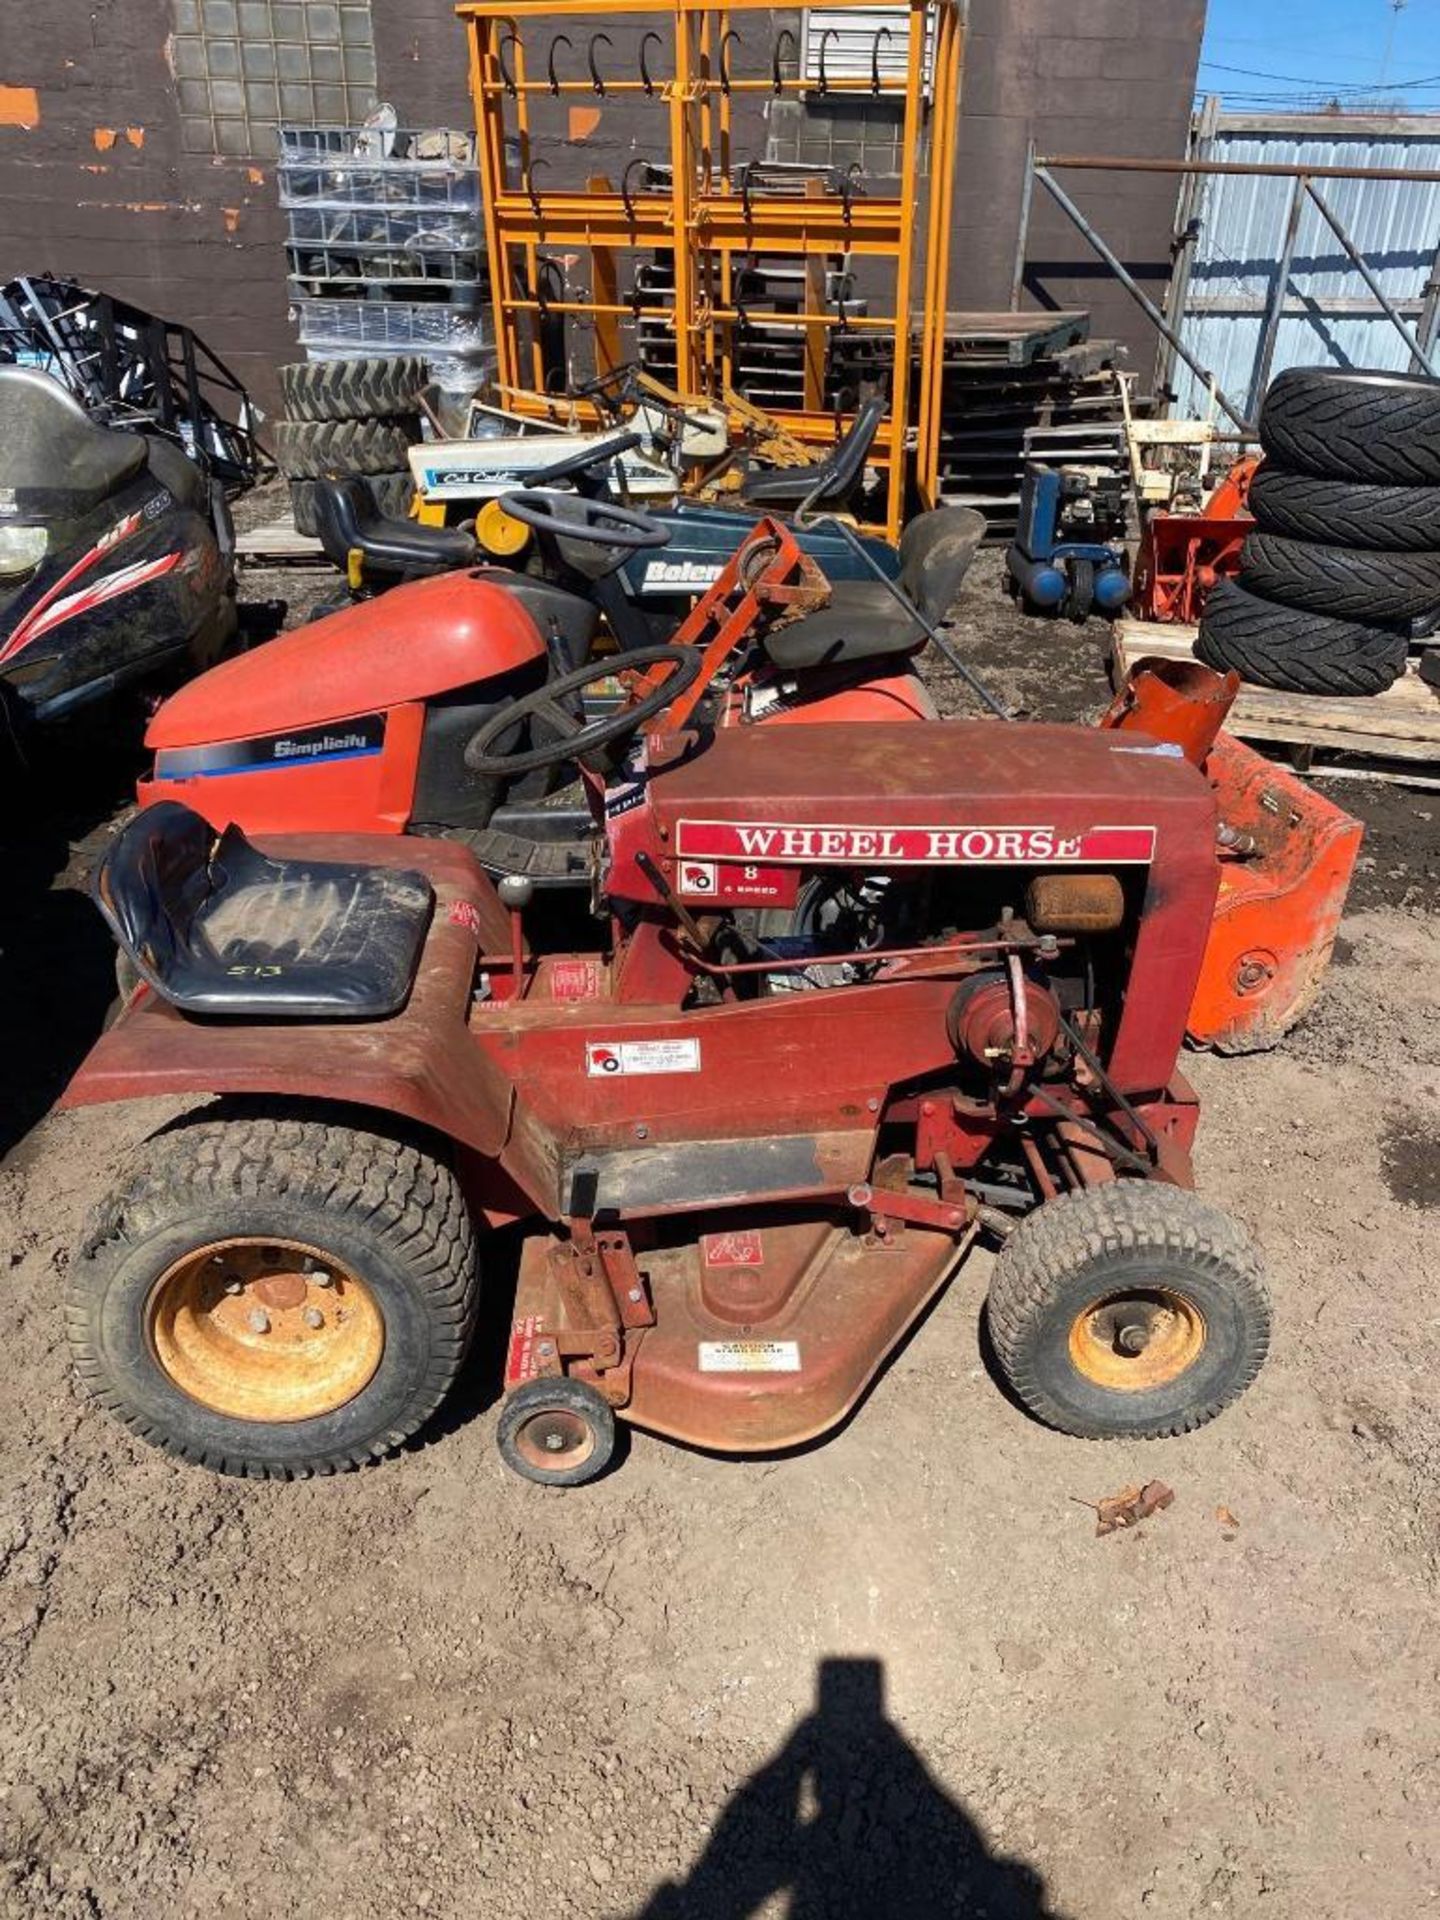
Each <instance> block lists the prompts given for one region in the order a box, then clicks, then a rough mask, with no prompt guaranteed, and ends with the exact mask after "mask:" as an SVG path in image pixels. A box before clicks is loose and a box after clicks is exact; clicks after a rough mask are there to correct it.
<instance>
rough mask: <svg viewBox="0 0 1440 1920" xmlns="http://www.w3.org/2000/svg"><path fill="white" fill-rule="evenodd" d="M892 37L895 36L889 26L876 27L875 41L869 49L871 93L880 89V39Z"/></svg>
mask: <svg viewBox="0 0 1440 1920" xmlns="http://www.w3.org/2000/svg"><path fill="white" fill-rule="evenodd" d="M894 38H895V36H894V34H893V33H892V32H891V31H890V29H889V27H879V28H877V29H876V33H875V41H874V44H873V45H872V47H871V49H870V91H871V93H879V91H880V42H881V41H882V40H893V39H894Z"/></svg>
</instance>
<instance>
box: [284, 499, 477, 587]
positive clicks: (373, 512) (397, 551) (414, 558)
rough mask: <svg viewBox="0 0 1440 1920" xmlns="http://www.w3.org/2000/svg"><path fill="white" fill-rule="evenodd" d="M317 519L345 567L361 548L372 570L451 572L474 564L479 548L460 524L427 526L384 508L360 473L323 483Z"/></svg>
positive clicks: (328, 553)
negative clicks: (456, 568)
mask: <svg viewBox="0 0 1440 1920" xmlns="http://www.w3.org/2000/svg"><path fill="white" fill-rule="evenodd" d="M315 524H316V526H317V528H318V529H319V534H320V544H321V546H322V547H323V548H324V549H325V557H326V559H327V560H329V561H330V562H331V564H332V565H333V566H337V567H338V568H339V569H340V571H341V572H342V573H345V572H346V571H348V568H349V565H350V555H351V553H352V552H355V551H358V552H360V553H362V554H363V555H364V556H365V565H366V571H367V572H369V573H393V574H397V575H400V576H402V577H405V576H408V577H415V576H418V575H421V574H430V573H449V572H450V571H451V570H452V568H455V567H468V566H470V565H472V564H473V562H474V560H475V558H476V556H477V555H478V553H479V548H478V547H477V546H476V544H475V541H474V538H473V537H472V536H471V535H470V534H468V533H465V532H463V531H462V530H461V529H460V528H459V527H427V526H423V525H422V524H421V522H420V521H418V520H404V519H400V518H398V517H397V516H395V515H393V514H388V513H381V511H380V509H379V507H378V506H377V505H376V503H375V495H374V493H373V491H372V490H371V487H370V483H369V481H368V480H363V479H361V478H360V477H359V475H357V474H351V475H349V476H347V477H346V478H345V479H343V480H321V481H320V482H319V483H318V484H317V486H316V489H315Z"/></svg>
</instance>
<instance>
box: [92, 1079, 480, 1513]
mask: <svg viewBox="0 0 1440 1920" xmlns="http://www.w3.org/2000/svg"><path fill="white" fill-rule="evenodd" d="M255 1234H273V1235H274V1236H275V1237H276V1238H277V1239H280V1240H290V1241H299V1242H300V1243H301V1244H304V1245H308V1246H313V1247H315V1248H317V1249H319V1250H320V1251H322V1252H330V1253H332V1254H333V1256H334V1257H335V1258H336V1259H337V1260H340V1261H343V1262H344V1263H345V1264H347V1265H348V1266H349V1267H351V1269H352V1270H354V1271H357V1272H359V1273H361V1274H363V1277H364V1280H365V1283H366V1285H367V1287H368V1288H369V1289H370V1292H371V1295H372V1297H373V1298H374V1300H375V1302H376V1304H377V1305H378V1306H379V1308H380V1311H381V1315H382V1317H383V1320H384V1332H385V1340H384V1351H383V1354H382V1356H381V1359H380V1362H379V1365H378V1366H377V1368H376V1371H375V1373H374V1375H373V1376H372V1377H371V1379H370V1380H369V1381H368V1382H367V1384H366V1385H365V1386H364V1387H363V1388H361V1390H360V1391H359V1392H358V1393H357V1394H356V1395H355V1396H354V1397H353V1398H352V1399H351V1400H349V1401H348V1402H346V1403H345V1404H344V1405H343V1406H340V1407H338V1408H336V1409H334V1410H333V1411H332V1412H329V1413H326V1414H323V1415H320V1416H317V1417H313V1418H308V1419H300V1420H290V1421H257V1420H245V1419H241V1418H237V1417H236V1416H234V1415H229V1414H222V1413H219V1412H216V1411H215V1410H213V1409H212V1408H209V1407H207V1406H205V1405H203V1404H202V1403H201V1402H200V1401H199V1400H196V1399H192V1398H191V1397H190V1396H189V1395H188V1394H187V1393H185V1392H184V1391H183V1390H182V1389H181V1388H180V1387H179V1386H178V1385H177V1384H176V1383H175V1382H174V1381H173V1380H172V1379H171V1378H170V1376H169V1375H168V1374H167V1373H166V1372H165V1371H164V1369H163V1368H162V1367H161V1365H160V1363H159V1361H158V1360H157V1359H156V1357H155V1354H154V1352H153V1350H152V1347H151V1343H150V1340H149V1336H148V1330H147V1304H148V1301H149V1298H150V1295H151V1293H152V1291H153V1288H154V1286H155V1283H156V1281H157V1279H158V1278H159V1277H160V1275H161V1274H163V1273H165V1272H166V1271H167V1270H168V1269H169V1268H170V1267H171V1266H172V1265H173V1264H174V1263H175V1262H176V1261H177V1260H180V1259H183V1258H184V1256H185V1254H186V1253H187V1252H189V1251H192V1250H194V1249H195V1248H197V1247H201V1246H204V1245H205V1244H207V1243H208V1242H211V1241H216V1240H223V1239H225V1238H227V1237H230V1236H239V1235H255ZM477 1299H478V1273H477V1262H476V1247H475V1234H474V1229H473V1227H472V1225H471V1221H470V1216H469V1213H468V1211H467V1209H466V1206H465V1200H464V1196H463V1194H462V1193H461V1190H460V1185H459V1182H458V1181H457V1179H456V1177H455V1175H454V1173H453V1172H452V1170H451V1169H450V1167H449V1166H447V1165H446V1164H445V1163H444V1161H443V1160H441V1159H439V1158H437V1157H436V1156H435V1154H433V1153H432V1152H430V1151H428V1150H426V1149H424V1148H422V1147H420V1146H418V1145H416V1144H414V1143H413V1142H410V1141H407V1140H404V1139H401V1138H399V1137H391V1136H389V1135H385V1134H379V1133H373V1132H370V1131H367V1130H365V1129H363V1128H361V1127H357V1126H355V1125H354V1124H351V1123H350V1122H348V1121H341V1120H336V1121H333V1122H332V1121H330V1120H327V1119H317V1118H316V1117H315V1116H314V1114H313V1112H307V1111H301V1110H298V1109H296V1110H292V1111H290V1112H288V1113H286V1112H284V1111H279V1110H275V1109H271V1110H269V1111H259V1110H256V1109H254V1108H252V1107H250V1106H248V1105H247V1104H245V1103H238V1102H237V1103H234V1104H233V1105H232V1106H230V1107H229V1108H228V1109H226V1110H224V1111H223V1112H222V1114H221V1115H220V1117H215V1115H214V1111H213V1110H211V1112H209V1113H204V1114H200V1115H197V1116H194V1117H187V1118H184V1119H182V1120H181V1121H179V1122H178V1123H177V1124H176V1125H175V1126H173V1127H171V1128H168V1129H167V1130H166V1131H164V1132H162V1133H159V1134H157V1135H155V1136H154V1137H153V1138H152V1139H150V1140H149V1141H147V1142H146V1144H145V1146H144V1147H143V1148H142V1149H141V1151H140V1153H139V1155H138V1157H137V1159H136V1162H135V1163H134V1165H133V1167H132V1169H131V1171H130V1172H129V1174H128V1175H127V1177H126V1178H125V1179H124V1180H123V1181H122V1182H121V1183H120V1185H118V1186H117V1187H116V1188H115V1189H114V1190H113V1191H112V1192H111V1193H110V1195H109V1196H108V1198H107V1199H106V1200H105V1201H104V1202H103V1203H102V1204H101V1206H100V1207H99V1209H98V1210H97V1212H96V1214H95V1216H94V1218H93V1219H92V1220H91V1221H90V1223H89V1225H88V1227H87V1229H86V1233H85V1237H84V1240H83V1242H82V1245H81V1247H80V1249H79V1251H78V1252H77V1254H76V1257H75V1258H74V1260H73V1261H72V1262H71V1268H70V1275H69V1281H68V1286H67V1293H66V1302H65V1317H66V1327H67V1332H68V1335H69V1339H70V1347H71V1352H72V1355H73V1358H74V1362H75V1367H76V1371H77V1372H78V1374H79V1376H80V1379H81V1381H82V1383H83V1384H84V1386H85V1388H86V1390H87V1391H88V1392H89V1393H90V1394H91V1395H93V1397H94V1398H95V1399H96V1400H98V1401H99V1402H100V1403H101V1405H102V1406H104V1407H106V1408H108V1409H109V1411H110V1412H111V1413H113V1414H115V1415H116V1416H117V1417H118V1418H119V1419H120V1420H122V1421H123V1422H124V1423H125V1425H126V1426H127V1427H129V1428H130V1430H131V1432H132V1433H135V1434H138V1435H139V1437H140V1438H141V1439H142V1440H146V1441H149V1442H150V1443H151V1444H152V1445H154V1446H158V1447H162V1448H163V1449H164V1450H165V1451H166V1452H168V1453H173V1454H177V1455H178V1456H179V1457H180V1458H181V1459H183V1460H190V1461H194V1462H197V1463H198V1464H199V1465H201V1466H206V1467H211V1468H213V1469H215V1470H216V1471H218V1472H221V1473H232V1474H243V1475H246V1476H248V1477H250V1478H251V1479H275V1480H285V1479H294V1478H298V1477H303V1476H305V1475H308V1474H317V1473H337V1472H343V1471H345V1470H348V1469H350V1468H353V1467H360V1466H364V1465H365V1464H366V1462H367V1461H370V1460H375V1459H379V1458H380V1457H381V1456H382V1455H384V1454H387V1453H390V1452H392V1451H393V1450H394V1449H395V1448H396V1447H398V1446H400V1445H401V1444H402V1442H404V1441H405V1440H406V1439H408V1438H409V1436H410V1435H411V1434H413V1433H414V1432H416V1430H417V1429H418V1428H419V1427H421V1426H422V1425H423V1424H424V1423H425V1421H426V1420H428V1419H429V1417H430V1415H431V1414H432V1413H433V1412H434V1411H435V1409H436V1408H437V1407H438V1406H439V1404H440V1402H441V1400H442V1399H443V1398H444V1397H445V1394H446V1392H447V1390H448V1389H449V1387H450V1385H451V1383H452V1381H453V1380H454V1378H455V1375H456V1374H457V1373H458V1371H459V1369H460V1364H461V1361H462V1360H463V1359H464V1356H465V1350H466V1348H467V1346H468V1345H469V1342H470V1336H471V1333H472V1331H473V1328H474V1323H475V1314H476V1307H477Z"/></svg>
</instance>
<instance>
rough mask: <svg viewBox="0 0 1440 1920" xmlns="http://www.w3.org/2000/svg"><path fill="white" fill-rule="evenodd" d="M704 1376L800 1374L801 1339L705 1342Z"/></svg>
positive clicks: (703, 1356)
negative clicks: (726, 1374)
mask: <svg viewBox="0 0 1440 1920" xmlns="http://www.w3.org/2000/svg"><path fill="white" fill-rule="evenodd" d="M700 1371H701V1373H799V1371H800V1342H799V1341H798V1340H702V1341H701V1342H700Z"/></svg>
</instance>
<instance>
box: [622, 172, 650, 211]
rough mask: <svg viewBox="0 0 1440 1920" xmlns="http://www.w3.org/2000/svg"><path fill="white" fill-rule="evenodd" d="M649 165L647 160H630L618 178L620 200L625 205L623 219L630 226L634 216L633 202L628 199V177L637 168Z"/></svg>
mask: <svg viewBox="0 0 1440 1920" xmlns="http://www.w3.org/2000/svg"><path fill="white" fill-rule="evenodd" d="M649 165H650V162H649V161H648V160H640V159H636V160H632V161H631V162H630V164H629V166H628V167H626V169H625V171H624V173H622V174H621V176H620V198H621V199H622V200H623V201H624V203H625V218H626V219H627V220H628V221H629V222H630V223H631V225H632V226H633V225H634V223H635V219H636V214H635V202H634V201H633V200H632V199H631V197H630V176H631V174H632V173H634V171H635V169H636V168H637V167H648V166H649Z"/></svg>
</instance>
